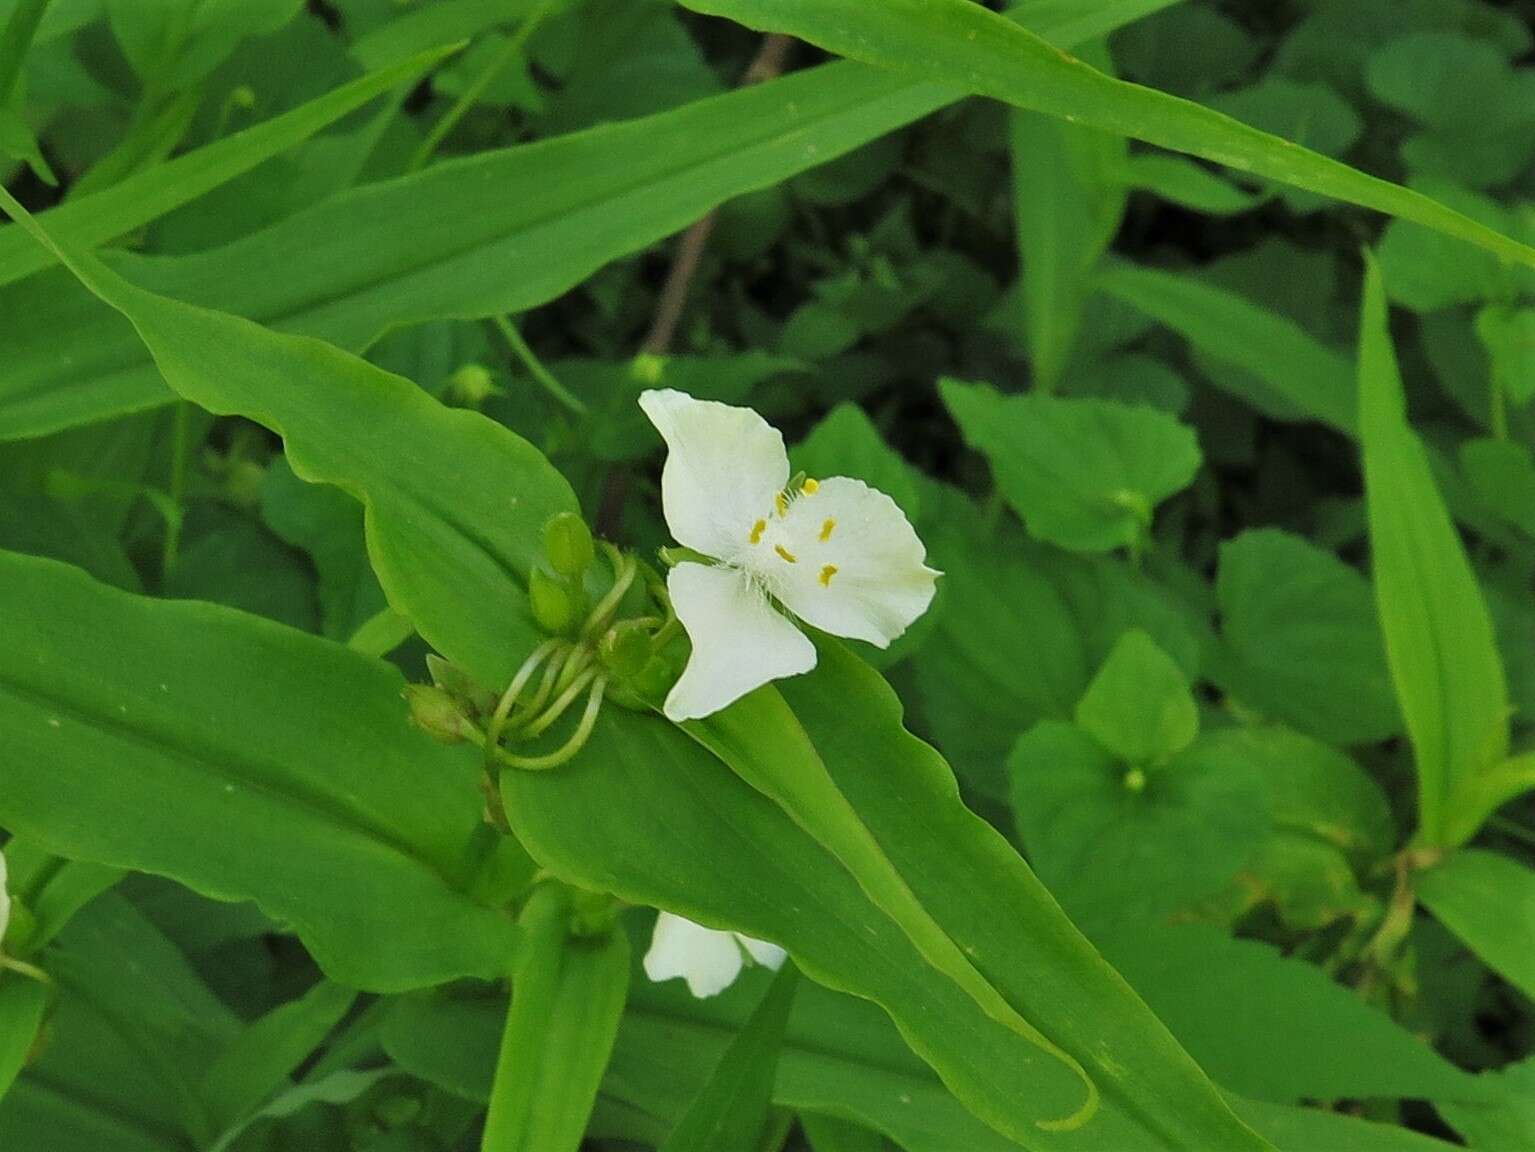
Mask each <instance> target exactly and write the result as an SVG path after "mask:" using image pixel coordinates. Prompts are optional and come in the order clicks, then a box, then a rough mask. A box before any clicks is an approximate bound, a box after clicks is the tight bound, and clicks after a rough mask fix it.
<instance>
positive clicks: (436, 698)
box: [402, 684, 468, 744]
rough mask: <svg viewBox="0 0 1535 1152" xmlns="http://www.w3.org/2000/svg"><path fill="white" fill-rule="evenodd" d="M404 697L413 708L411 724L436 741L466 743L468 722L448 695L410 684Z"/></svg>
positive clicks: (428, 686) (440, 690)
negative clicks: (465, 734) (465, 733)
mask: <svg viewBox="0 0 1535 1152" xmlns="http://www.w3.org/2000/svg"><path fill="white" fill-rule="evenodd" d="M402 695H404V697H405V702H406V703H407V704H409V705H410V719H411V723H413V724H415V726H416V727H417V728H419V729H421V731H423V732H425V733H426V734H427V735H428V736H430V737H431V738H432V739H433V740H438V741H440V742H442V743H443V744H457V743H459V742H460V741H462V740H463V739H464V729H465V725H467V724H468V721H467V720H465V719H464V714H463V713H462V712H460V711H459V710H458V701H456V700H454V699H453V697H452V696H451V695H449V694H448V693H447V692H445V691H443V690H442V689H441V688H437V687H434V686H432V685H430V684H407V685H405V691H404V693H402Z"/></svg>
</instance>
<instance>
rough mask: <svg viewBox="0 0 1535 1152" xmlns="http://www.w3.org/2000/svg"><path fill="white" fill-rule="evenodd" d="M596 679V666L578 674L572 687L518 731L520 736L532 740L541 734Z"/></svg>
mask: <svg viewBox="0 0 1535 1152" xmlns="http://www.w3.org/2000/svg"><path fill="white" fill-rule="evenodd" d="M595 679H597V670H596V669H595V668H591V669H588V670H587V671H585V672H583V673H582V674H581V675H580V676H577V677H576V678H575V680H573V681H572V682H571V685H570V687H569V688H566V689H565V691H564V692H561V693H560V695H559V697H558V698H557V699H556V700H555V702H554V703H553V704H551V705H549V707H548V708H546V709H545V710H544V711H543V713H542V714H541V715H540V716H538V717H537V718H536V719H535V720H533V722H532V723H530V724H528V725H527V726H526V727H525V728H523V729H522V730H521V731H520V732H519V733H518V736H519V738H521V739H523V740H532V739H533V738H534V737H536V736H539V735H541V734H542V733H543V732H544V731H545V730H547V729H548V728H549V726H550V725H552V724H553V723H554V722H555V721H556V720H558V719H559V718H560V717H561V716H563V715H565V710H566V709H567V708H569V707H570V706H571V705H572V704H574V703H575V702H576V698H577V697H578V696H580V695H581V693H583V692H585V691H586V689H587V687H588V686H589V685H590V684H591V683H592V681H593V680H595Z"/></svg>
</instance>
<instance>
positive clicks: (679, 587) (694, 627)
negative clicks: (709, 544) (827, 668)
mask: <svg viewBox="0 0 1535 1152" xmlns="http://www.w3.org/2000/svg"><path fill="white" fill-rule="evenodd" d="M666 588H667V591H668V592H670V593H671V597H672V607H673V608H675V609H676V611H677V618H678V619H679V620H681V621H682V627H683V628H684V629H686V631H687V634H688V639H690V640H691V641H692V642H693V655H692V656H691V657H689V659H688V666H687V667H686V668H684V669H683V670H682V676H681V678H680V679H679V680H678V681H677V683H676V685H675V686H674V687H673V688H672V690H671V693H670V695H668V696H667V697H666V707H665V709H664V711H665V712H666V716H667V719H669V720H697V719H699V718H700V717H703V716H708V715H710V714H711V713H714V712H718V711H719V710H720V709H721V708H724V707H725V706H726V705H728V704H733V703H735V701H737V700H739V699H740V698H741V697H742V696H745V695H746V694H747V693H748V692H750V691H751V690H752V689H754V688H760V687H762V685H764V684H766V683H767V682H768V681H769V680H777V679H779V678H780V677H783V676H797V675H799V673H801V672H808V671H810V669H812V668H814V667H815V659H816V656H815V645H814V644H812V643H811V642H810V640H809V639H808V638H807V637H806V636H805V634H804V633H803V632H801V631H800V630H799V628H798V627H797V626H796V625H795V624H794V622H793V621H792V620H790V619H789V618H788V617H786V616H784V615H783V613H781V612H779V611H778V610H777V609H775V608H774V607H773V606H772V604H770V603H769V602H768V599H767V597H766V595H764V594H763V592H762V591H761V589H759V588H757V587H756V586H755V585H754V584H753V583H752V580H751V578H750V577H749V576H747V575H746V573H744V572H742V571H740V570H739V569H736V568H724V567H720V568H712V567H708V566H706V565H703V564H678V565H677V566H676V567H675V568H673V569H672V570H671V573H670V574H669V575H668V576H667V578H666Z"/></svg>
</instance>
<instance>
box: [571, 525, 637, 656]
mask: <svg viewBox="0 0 1535 1152" xmlns="http://www.w3.org/2000/svg"><path fill="white" fill-rule="evenodd" d="M602 546H603V550H604V551H606V552H607V553H608V557H609V559H611V560H612V561H613V587H611V588H609V589H608V592H607V595H606V596H604V597H603V598H602V599H601V600H599V601H597V607H595V608H593V609H592V612H591V615H590V616H588V617H587V618H586V623H585V624H583V625H582V626H581V635H583V636H595V635H596V634H597V633H598V632H599V631H602V630H604V629H606V628H607V625H608V621H609V619H610V618H611V617H612V615H613V613H614V612H616V611H617V610H618V605H619V604H620V603H621V602H622V601H623V598H624V596H625V595H626V594H627V593H628V591H629V586H630V585H631V584H633V583H634V577H635V575H636V574H637V573H638V572H639V570H640V566H639V564H638V562H637V561H635V559H634V557H632V556H625V555H624V554H623V553H622V552H620V551H619V550H618V549H617V548H615V547H613V545H611V544H609V543H608V542H607V541H606V540H604V541H603V542H602Z"/></svg>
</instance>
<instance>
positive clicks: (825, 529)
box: [821, 519, 837, 544]
mask: <svg viewBox="0 0 1535 1152" xmlns="http://www.w3.org/2000/svg"><path fill="white" fill-rule="evenodd" d="M836 526H837V522H836V521H835V520H831V519H828V520H827V521H826V523H824V524H822V525H821V543H823V544H824V543H825V542H826V541H828V540H830V539H831V530H832V529H833V528H835V527H836Z"/></svg>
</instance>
